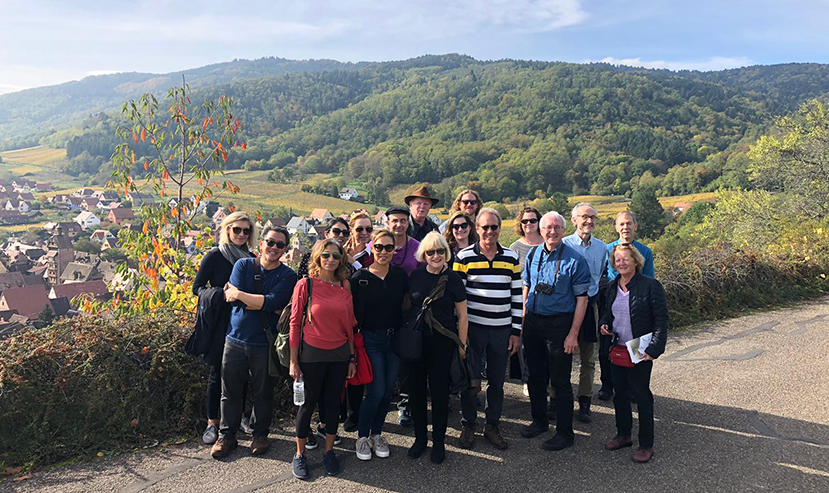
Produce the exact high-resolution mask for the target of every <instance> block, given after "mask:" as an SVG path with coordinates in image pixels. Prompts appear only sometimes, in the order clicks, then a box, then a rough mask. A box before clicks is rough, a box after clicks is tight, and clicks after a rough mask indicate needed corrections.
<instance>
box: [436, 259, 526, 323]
mask: <svg viewBox="0 0 829 493" xmlns="http://www.w3.org/2000/svg"><path fill="white" fill-rule="evenodd" d="M452 268H453V269H454V270H455V272H457V273H458V275H459V276H460V278H461V280H462V281H463V283H464V286H466V307H467V311H468V313H469V328H470V330H474V329H501V328H506V327H510V325H511V326H512V334H513V335H520V334H521V321H522V317H523V306H522V305H523V293H522V284H521V267H520V266H519V264H518V254H517V253H515V252H513V251H512V250H510V249H508V248H504V247H502V246H501V245H498V251H497V252H496V253H495V257H493V259H492V261H490V260H489V259H488V258H486V256H485V255H484V254H483V253H481V247H480V243H475V244H474V245H472V246H470V247H467V248H464V249H463V250H461V251H460V252H458V256H457V258H456V259H455V262H454V263H453V264H452Z"/></svg>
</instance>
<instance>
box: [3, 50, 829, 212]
mask: <svg viewBox="0 0 829 493" xmlns="http://www.w3.org/2000/svg"><path fill="white" fill-rule="evenodd" d="M266 60H267V59H266ZM275 60H277V62H274V64H275V65H279V64H280V63H281V62H285V61H281V62H280V61H279V60H278V59H275ZM260 63H262V61H259V60H257V61H253V62H244V63H242V62H233V63H232V64H230V66H233V67H235V68H236V70H237V72H238V73H237V75H236V76H231V75H230V74H229V73H227V72H228V70H229V68H228V67H225V68H224V69H223V70H218V69H216V70H212V69H210V68H205V69H204V74H200V75H199V76H201V77H208V75H205V74H213V75H210V76H211V77H214V80H217V81H220V80H223V78H224V80H231V81H233V82H227V83H222V84H217V85H205V84H201V83H195V82H194V83H193V86H195V87H199V86H202V87H201V89H198V90H197V91H196V94H195V95H194V97H195V99H197V100H198V99H199V98H203V97H210V98H216V97H217V96H218V95H220V94H228V95H230V96H232V97H233V98H234V99H235V101H236V108H237V110H236V114H237V116H239V118H240V119H241V120H242V121H243V122H244V123H245V133H246V137H245V138H246V140H247V151H245V152H244V153H241V154H237V155H236V156H234V157H233V158H232V159H231V161H230V162H229V165H230V166H231V167H245V168H247V169H274V172H273V173H272V177H273V179H275V180H290V179H292V178H295V177H297V176H302V175H308V174H311V173H318V172H323V173H327V172H342V173H344V175H345V176H346V178H349V179H358V180H362V181H364V182H366V188H367V189H368V190H369V191H370V192H371V193H373V194H382V192H383V190H385V189H386V188H388V187H391V186H394V185H396V184H400V183H412V182H415V181H430V182H432V183H441V186H439V189H440V190H451V188H453V187H455V186H460V185H465V184H467V183H469V182H473V183H474V184H475V185H476V186H477V187H478V188H479V189H480V190H481V191H482V192H483V193H484V195H485V196H486V198H488V199H500V198H515V197H522V196H531V195H533V194H534V193H536V191H538V190H541V191H542V192H544V193H552V192H556V191H562V192H565V193H570V192H585V191H588V192H593V193H601V194H611V193H613V194H623V193H627V192H628V191H629V190H631V189H632V188H635V187H636V186H639V185H640V184H649V185H651V186H654V187H656V188H658V189H659V190H660V192H661V193H663V194H678V193H690V192H696V191H701V190H707V189H714V188H718V187H723V186H725V187H740V186H744V185H745V167H746V158H745V154H744V151H745V150H746V149H747V146H748V143H751V142H753V141H754V140H755V139H756V137H757V136H758V135H759V133H760V132H762V131H763V130H764V128H765V127H764V126H765V125H767V124H768V123H769V118H770V117H771V116H773V115H777V114H781V113H785V112H786V111H789V110H791V109H794V108H795V107H796V105H797V104H798V103H799V102H801V101H802V100H805V99H808V98H812V97H820V96H823V95H825V94H827V93H829V77H827V75H829V65H815V64H789V65H779V66H770V67H749V68H745V69H736V70H729V71H723V72H707V73H702V72H679V73H675V72H669V71H654V70H644V69H632V68H620V67H612V66H609V65H604V64H594V65H580V64H569V63H548V62H527V61H512V60H504V61H491V62H480V61H476V60H474V59H472V58H469V57H466V56H460V55H442V56H424V57H419V58H415V59H411V60H405V61H399V62H384V63H370V64H358V65H345V64H342V65H336V62H316V63H334V64H335V65H332V66H330V67H328V69H326V68H322V67H321V66H320V67H316V68H319V70H310V69H308V70H303V71H301V72H297V73H287V74H284V75H280V76H272V77H261V75H262V74H263V73H264V72H265V69H263V68H261V67H260ZM309 63H310V62H309ZM246 64H248V65H246ZM257 67H259V68H257ZM294 68H296V67H294ZM217 73H221V75H216V74H217ZM242 73H245V74H256V76H259V77H257V78H254V79H250V80H240V81H236V79H239V78H243V77H242V75H241V74H242ZM234 77H235V78H234ZM193 78H195V79H196V80H199V79H198V77H197V76H196V75H194V76H193ZM193 78H189V80H190V81H191V82H192V81H193ZM201 80H202V81H204V79H201ZM174 82H175V81H174V80H172V79H171V80H170V83H174ZM79 84H80V83H79ZM58 87H60V86H58ZM154 92H155V93H156V94H157V95H159V96H162V95H163V93H164V92H166V91H165V90H161V89H160V88H159V89H156V90H154ZM122 99H127V98H126V97H124V98H122ZM2 102H3V99H2V98H0V103H2ZM119 118H120V117H118V116H117V115H116V114H114V113H113V114H112V116H107V115H97V116H95V117H92V118H89V119H87V120H86V121H84V122H82V123H80V124H77V125H75V126H74V127H72V128H69V129H65V130H62V131H60V132H57V133H55V134H53V135H51V136H50V137H48V138H47V139H45V142H46V143H47V144H50V145H55V146H63V145H66V146H67V155H68V157H69V158H71V160H70V164H69V166H68V170H67V171H69V172H72V173H75V174H94V173H95V172H96V171H97V170H98V166H99V165H100V164H101V162H102V161H104V160H106V159H107V158H108V157H109V156H110V154H111V153H112V149H113V147H114V145H115V144H116V141H115V137H114V128H115V126H116V125H117V123H118V121H119ZM105 176H106V167H104V168H103V171H102V172H101V178H104V177H105Z"/></svg>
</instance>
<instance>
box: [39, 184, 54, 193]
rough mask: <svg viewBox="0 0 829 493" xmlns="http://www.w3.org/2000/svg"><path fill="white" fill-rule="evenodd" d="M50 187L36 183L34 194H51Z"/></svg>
mask: <svg viewBox="0 0 829 493" xmlns="http://www.w3.org/2000/svg"><path fill="white" fill-rule="evenodd" d="M51 191H52V185H50V184H48V183H38V184H36V185H35V192H38V193H44V192H51Z"/></svg>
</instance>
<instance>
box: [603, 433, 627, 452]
mask: <svg viewBox="0 0 829 493" xmlns="http://www.w3.org/2000/svg"><path fill="white" fill-rule="evenodd" d="M631 445H633V440H631V439H630V437H623V436H622V435H616V436H615V437H613V438H611V439H610V440H608V441H607V443H605V444H604V448H605V449H607V450H619V449H620V448H624V447H630V446H631Z"/></svg>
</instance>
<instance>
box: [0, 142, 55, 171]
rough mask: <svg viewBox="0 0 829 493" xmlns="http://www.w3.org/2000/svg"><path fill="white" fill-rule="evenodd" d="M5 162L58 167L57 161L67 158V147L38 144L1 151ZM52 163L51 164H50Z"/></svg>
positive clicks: (0, 154)
mask: <svg viewBox="0 0 829 493" xmlns="http://www.w3.org/2000/svg"><path fill="white" fill-rule="evenodd" d="M0 156H2V157H3V161H4V162H9V163H23V164H32V165H36V166H47V167H51V168H53V169H58V166H57V163H59V162H61V161H64V160H65V159H66V149H52V148H49V147H43V146H37V147H28V148H26V149H17V150H14V151H3V152H2V153H0ZM50 165H51V166H50Z"/></svg>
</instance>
